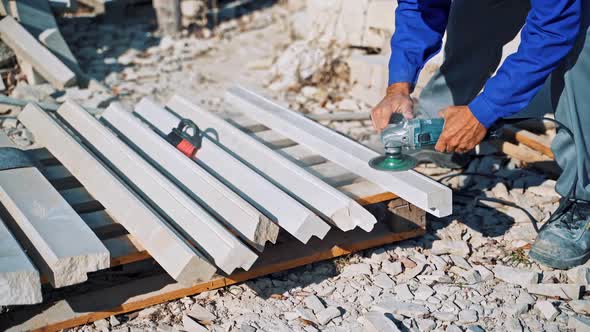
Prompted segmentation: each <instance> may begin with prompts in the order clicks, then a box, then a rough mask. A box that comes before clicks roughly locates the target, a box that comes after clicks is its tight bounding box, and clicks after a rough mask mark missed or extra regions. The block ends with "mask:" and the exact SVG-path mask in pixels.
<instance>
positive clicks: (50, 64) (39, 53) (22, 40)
mask: <svg viewBox="0 0 590 332" xmlns="http://www.w3.org/2000/svg"><path fill="white" fill-rule="evenodd" d="M0 38H2V40H3V41H4V42H5V43H6V44H7V45H8V46H9V47H10V48H12V50H13V51H14V52H15V53H16V54H17V56H19V57H21V58H22V59H23V60H25V61H26V62H28V63H30V64H31V65H32V66H33V67H34V68H35V70H37V72H39V74H40V75H41V76H43V78H45V79H46V80H47V81H48V82H50V83H51V84H52V85H53V86H55V87H56V88H58V89H64V88H66V87H68V86H72V85H74V84H75V83H76V75H75V74H74V73H73V72H72V71H71V70H70V69H69V68H68V67H66V66H65V65H64V64H63V63H62V62H61V61H60V60H59V59H58V58H57V57H56V56H55V55H54V54H53V53H51V52H50V51H49V50H47V49H46V48H45V47H43V45H41V44H40V43H39V42H38V41H37V40H36V39H35V38H34V37H33V36H32V35H31V34H30V33H29V32H28V31H27V30H25V29H24V28H23V27H22V26H21V25H20V24H19V23H18V22H16V21H15V20H14V19H13V18H12V17H10V16H7V17H5V18H4V19H2V20H1V21H0Z"/></svg>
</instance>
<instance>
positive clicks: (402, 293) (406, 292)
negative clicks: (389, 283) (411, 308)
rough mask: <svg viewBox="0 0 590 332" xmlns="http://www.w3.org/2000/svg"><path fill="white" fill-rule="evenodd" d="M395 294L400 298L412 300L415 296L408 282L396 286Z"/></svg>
mask: <svg viewBox="0 0 590 332" xmlns="http://www.w3.org/2000/svg"><path fill="white" fill-rule="evenodd" d="M394 291H395V295H396V297H397V298H398V299H400V300H411V299H413V298H414V294H413V293H412V291H411V290H410V288H409V287H408V285H407V284H400V285H397V286H395V289H394Z"/></svg>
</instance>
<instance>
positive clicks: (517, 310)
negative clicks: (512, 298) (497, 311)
mask: <svg viewBox="0 0 590 332" xmlns="http://www.w3.org/2000/svg"><path fill="white" fill-rule="evenodd" d="M529 307H530V305H529V304H528V303H524V302H517V303H514V304H510V305H504V307H503V310H504V312H505V313H506V315H508V316H512V317H518V316H520V315H522V314H524V313H526V312H527V311H529Z"/></svg>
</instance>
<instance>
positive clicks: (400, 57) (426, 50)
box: [389, 0, 451, 84]
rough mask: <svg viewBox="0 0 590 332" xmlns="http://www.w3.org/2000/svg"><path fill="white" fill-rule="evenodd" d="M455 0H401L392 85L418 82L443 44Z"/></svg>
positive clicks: (391, 62) (393, 47)
mask: <svg viewBox="0 0 590 332" xmlns="http://www.w3.org/2000/svg"><path fill="white" fill-rule="evenodd" d="M450 6H451V0H399V1H398V7H397V10H396V13H395V17H396V18H395V22H396V23H395V33H394V34H393V37H392V38H391V58H390V60H389V84H393V83H397V82H409V83H416V81H417V79H418V74H419V73H420V70H421V69H422V67H423V66H424V64H425V63H426V62H427V61H428V60H429V59H430V58H431V57H433V56H434V55H436V53H438V52H439V51H440V48H441V46H442V37H443V35H444V33H445V29H446V26H447V19H448V16H449V10H450Z"/></svg>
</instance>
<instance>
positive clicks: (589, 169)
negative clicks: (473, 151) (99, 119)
mask: <svg viewBox="0 0 590 332" xmlns="http://www.w3.org/2000/svg"><path fill="white" fill-rule="evenodd" d="M583 7H584V8H583V15H584V16H585V17H584V22H583V24H582V30H581V31H580V35H579V38H578V41H577V43H576V46H575V47H574V49H573V50H572V52H571V53H570V54H569V55H568V57H567V58H566V59H564V61H563V62H562V63H561V64H560V66H559V67H558V68H557V69H556V70H555V71H554V72H553V73H552V74H551V75H550V77H549V78H548V79H547V81H546V82H545V85H544V86H543V88H542V89H541V90H540V92H539V93H538V94H537V95H536V96H535V98H534V99H533V101H532V102H531V103H530V105H529V106H528V107H527V108H525V109H523V110H522V111H521V112H519V113H517V114H516V115H515V116H514V117H529V116H535V117H540V116H542V115H543V114H547V113H555V118H556V120H558V121H560V122H562V123H563V124H564V125H565V126H567V127H568V128H569V129H570V130H571V131H572V132H573V135H574V138H573V139H572V138H571V137H570V136H569V135H568V134H567V133H566V131H564V130H559V131H558V134H557V137H556V138H555V140H554V142H553V145H552V147H551V149H552V150H553V152H554V154H555V158H556V161H557V163H558V164H559V166H560V167H561V168H562V170H563V173H562V175H561V176H560V177H559V179H558V181H557V191H558V192H559V193H560V194H561V195H562V196H565V195H567V194H568V192H569V191H570V189H571V188H572V186H573V185H574V181H575V182H576V187H575V196H576V198H578V199H583V200H588V201H590V29H589V27H588V25H589V22H590V0H583ZM529 10H530V2H529V1H527V0H454V1H453V2H452V6H451V13H450V16H449V23H448V25H447V43H446V45H445V49H444V52H445V53H444V55H445V59H444V62H443V65H442V66H441V68H440V69H439V71H437V72H436V73H435V75H434V76H433V78H432V79H431V80H430V81H429V82H428V84H427V85H426V87H425V88H424V90H423V91H422V94H421V95H420V99H419V100H420V102H419V104H418V111H419V112H420V113H422V114H424V115H425V116H428V117H436V116H437V115H436V114H437V113H438V111H439V110H441V109H442V108H444V107H447V106H450V105H467V104H468V103H469V102H471V100H472V99H473V98H475V96H477V94H478V93H479V92H480V91H481V89H482V88H483V86H484V84H485V82H486V81H487V79H488V78H489V77H490V76H491V75H492V74H493V73H494V72H495V71H496V69H497V67H498V65H499V63H500V61H501V58H502V47H503V46H504V45H505V44H506V43H508V42H509V41H511V40H512V39H513V38H514V37H515V36H516V35H517V33H519V31H520V29H521V28H522V26H523V24H524V22H525V18H526V15H527V14H528V12H529ZM576 175H577V177H576Z"/></svg>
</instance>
